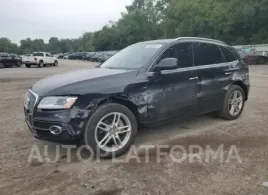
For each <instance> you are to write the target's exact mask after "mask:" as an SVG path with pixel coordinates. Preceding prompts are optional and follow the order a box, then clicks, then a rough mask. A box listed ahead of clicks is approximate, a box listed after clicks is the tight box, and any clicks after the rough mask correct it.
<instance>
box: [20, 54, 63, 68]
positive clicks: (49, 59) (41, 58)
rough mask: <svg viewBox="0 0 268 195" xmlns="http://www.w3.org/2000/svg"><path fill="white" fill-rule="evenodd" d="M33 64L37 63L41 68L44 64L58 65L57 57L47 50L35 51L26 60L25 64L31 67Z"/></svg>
mask: <svg viewBox="0 0 268 195" xmlns="http://www.w3.org/2000/svg"><path fill="white" fill-rule="evenodd" d="M32 65H37V66H38V67H39V68H42V67H44V66H47V65H50V66H58V61H57V58H55V57H53V56H52V55H51V54H50V53H47V52H34V53H33V54H32V55H31V56H28V58H27V59H26V61H25V66H26V67H27V68H30V67H31V66H32Z"/></svg>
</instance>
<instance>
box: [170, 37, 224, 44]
mask: <svg viewBox="0 0 268 195" xmlns="http://www.w3.org/2000/svg"><path fill="white" fill-rule="evenodd" d="M183 39H193V40H201V41H211V42H217V43H221V44H225V45H226V43H224V42H223V41H219V40H216V39H208V38H202V37H178V38H176V39H175V40H176V41H177V40H183Z"/></svg>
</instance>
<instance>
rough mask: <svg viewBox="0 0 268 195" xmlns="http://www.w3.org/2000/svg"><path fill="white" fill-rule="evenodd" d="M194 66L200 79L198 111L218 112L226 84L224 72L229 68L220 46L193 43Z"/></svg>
mask: <svg viewBox="0 0 268 195" xmlns="http://www.w3.org/2000/svg"><path fill="white" fill-rule="evenodd" d="M194 64H195V66H196V67H198V77H199V79H200V82H199V87H200V91H199V94H198V97H199V100H200V111H201V112H210V111H214V110H218V109H219V108H220V106H221V105H222V102H223V98H224V93H225V91H224V87H225V86H226V85H227V82H228V81H227V80H226V75H225V72H226V70H227V69H228V67H229V64H228V63H226V62H225V60H224V57H223V55H222V51H221V49H220V46H218V45H216V44H211V43H204V42H196V43H194Z"/></svg>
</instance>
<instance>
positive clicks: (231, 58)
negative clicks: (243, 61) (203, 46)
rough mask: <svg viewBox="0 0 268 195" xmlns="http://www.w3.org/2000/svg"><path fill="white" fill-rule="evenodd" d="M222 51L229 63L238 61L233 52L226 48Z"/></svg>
mask: <svg viewBox="0 0 268 195" xmlns="http://www.w3.org/2000/svg"><path fill="white" fill-rule="evenodd" d="M221 50H222V52H223V55H224V57H225V60H226V61H227V62H233V61H235V60H236V59H235V57H234V55H233V54H232V52H231V51H229V50H228V49H227V48H225V47H221Z"/></svg>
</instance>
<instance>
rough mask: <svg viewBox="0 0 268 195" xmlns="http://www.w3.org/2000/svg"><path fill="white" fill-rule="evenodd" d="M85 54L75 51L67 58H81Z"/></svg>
mask: <svg viewBox="0 0 268 195" xmlns="http://www.w3.org/2000/svg"><path fill="white" fill-rule="evenodd" d="M85 55H86V53H85V52H76V53H73V54H71V55H69V57H68V59H70V60H83V58H84V56H85Z"/></svg>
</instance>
